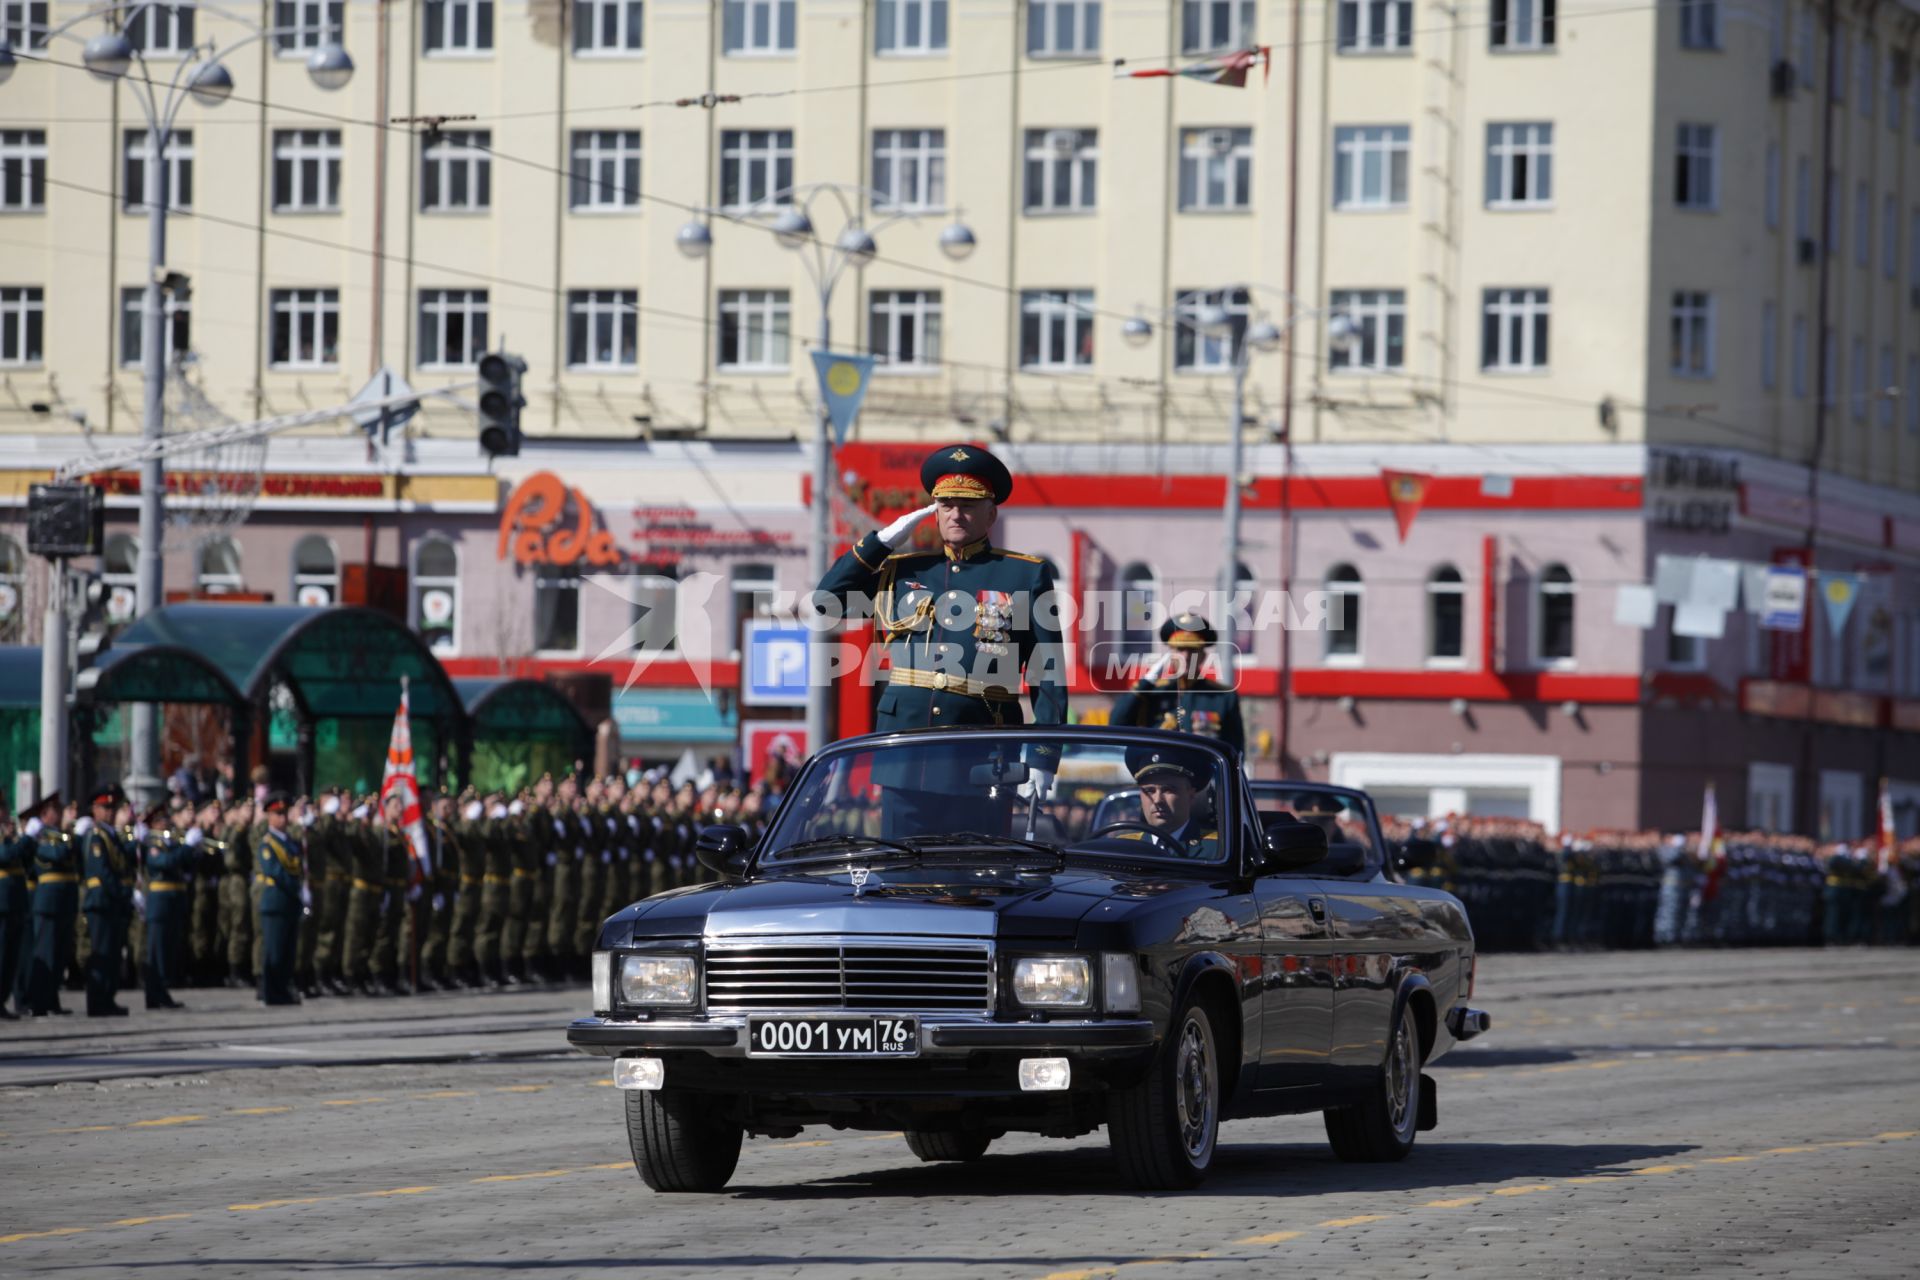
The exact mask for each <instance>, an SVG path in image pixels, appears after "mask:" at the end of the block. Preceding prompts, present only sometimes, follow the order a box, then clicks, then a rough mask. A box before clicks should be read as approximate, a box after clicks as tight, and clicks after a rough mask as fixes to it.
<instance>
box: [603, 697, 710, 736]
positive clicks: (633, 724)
mask: <svg viewBox="0 0 1920 1280" xmlns="http://www.w3.org/2000/svg"><path fill="white" fill-rule="evenodd" d="M613 722H614V724H615V725H617V726H619V729H620V741H621V742H623V743H643V742H732V741H733V740H734V735H735V731H736V728H737V723H738V722H737V718H736V716H735V714H734V713H733V711H732V709H731V708H729V709H728V710H726V711H722V710H721V709H720V708H719V707H718V706H716V705H715V704H714V703H713V702H712V701H711V700H710V699H708V697H707V695H706V694H705V693H703V692H701V691H700V690H698V689H626V690H622V691H621V692H618V693H616V694H614V695H613Z"/></svg>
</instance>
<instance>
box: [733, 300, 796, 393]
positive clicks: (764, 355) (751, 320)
mask: <svg viewBox="0 0 1920 1280" xmlns="http://www.w3.org/2000/svg"><path fill="white" fill-rule="evenodd" d="M790 310H791V304H790V303H789V301H788V298H787V291H786V290H785V289H725V290H722V291H721V293H720V367H721V368H722V369H735V370H741V371H744V372H755V371H761V372H772V371H777V370H783V369H785V368H786V367H787V360H788V355H787V344H788V333H789V326H790V314H789V313H790Z"/></svg>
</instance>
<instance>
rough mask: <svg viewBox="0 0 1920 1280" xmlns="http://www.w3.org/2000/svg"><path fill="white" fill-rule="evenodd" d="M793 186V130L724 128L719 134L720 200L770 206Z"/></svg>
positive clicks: (734, 204)
mask: <svg viewBox="0 0 1920 1280" xmlns="http://www.w3.org/2000/svg"><path fill="white" fill-rule="evenodd" d="M792 186H793V130H791V129H727V130H724V131H722V132H721V134H720V203H721V204H722V205H724V206H726V207H727V208H729V209H747V208H751V207H753V206H756V205H772V204H773V203H774V202H775V200H776V199H777V198H779V197H782V196H785V195H786V193H787V191H788V189H789V188H791V187H792Z"/></svg>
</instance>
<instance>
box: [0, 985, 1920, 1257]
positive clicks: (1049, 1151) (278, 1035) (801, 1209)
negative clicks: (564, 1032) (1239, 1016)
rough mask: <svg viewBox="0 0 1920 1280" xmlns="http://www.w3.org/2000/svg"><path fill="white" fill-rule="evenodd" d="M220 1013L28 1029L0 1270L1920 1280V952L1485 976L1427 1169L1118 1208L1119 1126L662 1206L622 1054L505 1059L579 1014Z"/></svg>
mask: <svg viewBox="0 0 1920 1280" xmlns="http://www.w3.org/2000/svg"><path fill="white" fill-rule="evenodd" d="M196 994H197V995H198V996H199V998H198V999H197V1000H195V1004H196V1006H197V1007H196V1008H195V1009H194V1010H193V1011H192V1012H190V1013H188V1014H185V1015H178V1016H176V1017H175V1019H174V1020H172V1021H169V1020H166V1019H163V1018H162V1017H161V1016H160V1015H157V1014H152V1015H150V1014H146V1013H144V1011H136V1012H135V1014H134V1016H133V1017H132V1018H130V1019H128V1020H127V1021H126V1022H124V1023H120V1024H118V1025H116V1026H114V1027H113V1028H111V1030H110V1031H103V1028H102V1025H101V1024H92V1025H89V1024H88V1023H87V1022H86V1020H85V1019H83V1018H75V1019H62V1020H60V1023H59V1025H57V1026H51V1027H50V1026H49V1025H48V1020H41V1021H39V1022H35V1023H32V1024H26V1025H24V1026H21V1025H9V1026H7V1027H6V1028H5V1029H0V1187H3V1188H4V1189H3V1190H0V1275H6V1276H13V1275H28V1274H40V1273H58V1274H61V1275H75V1276H86V1275H110V1274H116V1273H124V1274H138V1275H141V1276H143V1277H153V1278H154V1280H162V1278H171V1277H182V1278H185V1277H195V1278H198V1277H249V1278H250V1277H255V1276H271V1275H287V1274H294V1273H298V1274H303V1275H305V1274H328V1273H333V1272H375V1273H379V1274H383V1275H402V1276H405V1275H418V1276H428V1275H432V1276H452V1275H481V1276H485V1275H493V1274H505V1273H517V1272H528V1273H532V1274H535V1275H539V1276H541V1277H562V1276H574V1275H596V1274H614V1273H619V1274H622V1275H640V1276H645V1277H649V1278H650V1280H651V1278H653V1277H662V1278H664V1277H677V1276H703V1277H715V1276H735V1275H752V1276H789V1275H805V1276H816V1277H822V1278H827V1277H833V1278H838V1277H844V1276H855V1277H861V1276H872V1277H879V1276H895V1275H902V1276H904V1275H911V1276H914V1277H916V1280H917V1278H919V1277H940V1276H957V1277H969V1278H974V1277H1013V1278H1015V1280H1041V1278H1042V1277H1048V1278H1050V1280H1105V1278H1106V1277H1109V1276H1116V1275H1117V1276H1118V1277H1120V1278H1121V1280H1135V1278H1138V1280H1193V1278H1197V1277H1213V1276H1226V1277H1240V1276H1245V1277H1266V1276H1270V1275H1273V1274H1276V1273H1278V1272H1279V1271H1280V1270H1281V1269H1283V1268H1284V1269H1286V1270H1289V1271H1295V1270H1297V1271H1298V1272H1300V1273H1302V1274H1315V1275H1323V1276H1333V1275H1365V1276H1384V1277H1400V1276H1410V1277H1411V1276H1428V1275H1433V1276H1451V1275H1458V1274H1462V1273H1465V1272H1466V1271H1467V1270H1468V1269H1469V1268H1470V1269H1471V1271H1472V1273H1473V1274H1476V1275H1480V1276H1504V1275H1521V1276H1542V1277H1559V1276H1569V1275H1582V1276H1647V1275H1656V1274H1684V1275H1696V1274H1699V1275H1734V1274H1738V1275H1741V1276H1743V1277H1744V1276H1762V1277H1770V1276H1782V1275H1807V1276H1821V1277H1832V1276H1846V1277H1850V1278H1851V1277H1875V1276H1887V1277H1895V1276H1898V1277H1902V1278H1903V1280H1904V1278H1905V1277H1911V1276H1912V1275H1914V1274H1915V1266H1916V1263H1915V1259H1916V1258H1920V1226H1917V1225H1916V1218H1917V1217H1920V1199H1916V1196H1915V1190H1914V1189H1915V1187H1916V1186H1920V952H1904V951H1896V952H1888V951H1874V952H1866V951H1854V952H1839V953H1818V952H1800V951H1776V952H1737V953H1705V954H1691V953H1683V954H1658V955H1623V956H1587V957H1569V956H1551V957H1519V956H1495V957H1490V958H1488V959H1487V960H1486V961H1485V962H1484V971H1483V974H1482V977H1481V985H1480V992H1479V998H1478V1000H1477V1003H1481V1004H1483V1005H1484V1006H1485V1007H1486V1008H1488V1009H1489V1010H1490V1011H1491V1012H1492V1013H1493V1014H1494V1017H1495V1018H1496V1020H1497V1025H1496V1030H1495V1031H1494V1033H1493V1034H1492V1035H1490V1036H1488V1037H1486V1038H1485V1039H1483V1040H1481V1041H1478V1042H1476V1043H1475V1044H1474V1045H1472V1046H1468V1047H1466V1048H1463V1049H1461V1050H1459V1051H1458V1052H1456V1053H1455V1054H1454V1055H1453V1056H1451V1057H1449V1058H1448V1059H1446V1060H1445V1061H1443V1062H1442V1063H1439V1064H1436V1065H1435V1067H1434V1068H1433V1072H1434V1074H1435V1076H1436V1077H1437V1079H1438V1080H1439V1082H1440V1128H1439V1129H1438V1130H1437V1131H1435V1132H1433V1133H1428V1134H1423V1135H1421V1139H1420V1145H1419V1147H1418V1149H1417V1150H1416V1151H1415V1153H1414V1155H1413V1157H1412V1158H1411V1159H1410V1160H1408V1161H1407V1162H1406V1163H1405V1164H1403V1165H1394V1166H1373V1167H1355V1166H1342V1165H1339V1164H1336V1163H1335V1162H1334V1161H1333V1160H1332V1158H1331V1156H1330V1155H1329V1153H1328V1151H1327V1148H1326V1144H1325V1142H1324V1141H1323V1139H1322V1135H1321V1132H1320V1126H1319V1121H1318V1119H1317V1118H1310V1117H1296V1118H1291V1119H1284V1120H1270V1121H1248V1122H1242V1123H1239V1124H1235V1125H1232V1126H1230V1127H1229V1128H1228V1129H1227V1130H1226V1131H1225V1139H1226V1143H1225V1145H1224V1146H1223V1149H1222V1152H1221V1157H1220V1163H1219V1166H1218V1168H1217V1169H1216V1171H1215V1174H1214V1176H1213V1178H1212V1179H1211V1180H1210V1181H1209V1182H1208V1183H1207V1184H1206V1186H1205V1187H1203V1188H1202V1189H1201V1190H1200V1191H1199V1192H1196V1193H1190V1194H1186V1195H1165V1196H1143V1195H1139V1194H1136V1193H1134V1192H1132V1191H1129V1190H1127V1189H1125V1188H1124V1187H1122V1186H1121V1185H1120V1183H1119V1182H1118V1180H1117V1179H1116V1178H1115V1177H1114V1175H1113V1173H1112V1171H1111V1169H1110V1167H1109V1165H1108V1161H1107V1153H1106V1146H1105V1142H1104V1140H1103V1139H1102V1138H1101V1137H1097V1136H1096V1137H1093V1138H1088V1139H1082V1140H1080V1141H1077V1142H1071V1143H1069V1142H1050V1141H1045V1140H1041V1139H1024V1138H1009V1139H1005V1140H1002V1141H1001V1142H999V1143H996V1144H995V1147H994V1150H993V1152H992V1153H991V1154H989V1155H988V1157H987V1158H986V1159H985V1160H983V1161H981V1162H979V1163H978V1164H975V1165H970V1166H964V1167H963V1166H952V1165H946V1166H926V1165H921V1164H919V1163H917V1162H916V1161H915V1160H914V1159H913V1158H912V1157H911V1156H910V1155H909V1154H908V1153H907V1150H906V1147H905V1144H904V1143H903V1142H902V1141H901V1140H900V1139H899V1138H898V1137H894V1136H890V1135H881V1136H874V1135H834V1134H832V1133H831V1132H828V1133H816V1132H814V1131H808V1132H807V1133H806V1134H804V1135H803V1136H802V1138H800V1139H797V1140H790V1141H772V1140H765V1139H762V1140H758V1141H754V1142H751V1143H749V1144H748V1147H747V1150H746V1153H745V1155H744V1156H743V1157H742V1160H741V1167H740V1172H739V1174H738V1175H737V1176H736V1178H735V1185H734V1186H733V1187H732V1188H730V1190H729V1191H728V1193H726V1194H724V1195H719V1196H707V1197H689V1196H654V1195H651V1194H650V1193H648V1192H647V1191H646V1189H645V1188H644V1187H642V1186H641V1185H640V1183H639V1181H638V1179H637V1178H636V1177H635V1175H634V1173H633V1169H632V1166H631V1164H630V1163H629V1161H628V1157H627V1151H626V1141H625V1135H624V1132H623V1130H622V1128H621V1125H620V1123H619V1111H620V1099H619V1094H618V1093H617V1091H615V1090H613V1089H612V1088H610V1087H608V1084H607V1080H606V1072H605V1066H604V1063H602V1062H600V1061H598V1060H593V1059H586V1058H577V1057H567V1056H552V1057H525V1056H522V1057H515V1058H510V1059H504V1060H502V1059H490V1058H487V1057H485V1056H484V1055H485V1054H486V1053H487V1052H488V1051H489V1049H490V1048H491V1047H498V1048H502V1049H504V1050H506V1051H507V1052H511V1053H516V1054H526V1053H538V1052H539V1051H540V1049H541V1037H542V1035H543V1034H544V1035H545V1036H546V1040H545V1044H546V1045H547V1046H552V1045H554V1044H557V1043H558V1042H559V1033H558V1028H559V1027H560V1026H561V1025H562V1024H563V1023H564V1020H565V1018H566V1017H567V1016H568V1014H569V1012H570V1009H571V1007H572V1006H574V1005H575V1004H577V1003H578V996H577V995H574V994H572V993H557V992H555V993H535V994H524V995H521V994H516V995H500V996H467V997H458V998H433V999H423V1000H416V1001H389V1002H378V1003H371V1002H349V1001H321V1002H316V1003H313V1004H310V1005H308V1006H305V1007H303V1008H301V1009H299V1010H290V1011H280V1010H275V1011H273V1015H274V1016H269V1014H268V1013H267V1011H264V1010H259V1009H255V1008H251V1007H249V1005H248V1004H247V1002H245V1001H244V1000H243V999H238V998H236V997H234V996H232V995H229V994H225V993H196ZM282 1015H291V1016H282ZM542 1019H545V1020H546V1025H547V1027H548V1028H549V1030H548V1031H547V1032H544V1033H543V1032H541V1031H540V1030H539V1024H540V1022H541V1020H542ZM375 1023H384V1025H373V1024H375ZM383 1041H386V1042H388V1043H389V1045H390V1047H391V1049H392V1050H393V1053H394V1055H395V1056H399V1057H405V1058H409V1059H412V1061H407V1062H387V1063H382V1062H379V1061H377V1060H376V1059H377V1058H378V1057H379V1051H378V1046H379V1045H380V1044H381V1043H382V1042H383ZM423 1046H424V1047H423ZM476 1055H481V1056H476ZM269 1061H277V1062H278V1063H280V1064H281V1065H276V1066H273V1067H271V1068H269V1067H266V1066H263V1065H261V1064H262V1063H265V1062H269ZM133 1067H140V1068H142V1071H141V1073H139V1074H128V1073H127V1069H128V1068H133ZM156 1072H159V1073H162V1074H155V1073H156ZM29 1079H32V1080H43V1081H44V1080H53V1079H65V1080H67V1081H69V1082H68V1083H61V1084H45V1083H43V1084H33V1085H22V1084H19V1083H17V1082H20V1081H25V1080H29Z"/></svg>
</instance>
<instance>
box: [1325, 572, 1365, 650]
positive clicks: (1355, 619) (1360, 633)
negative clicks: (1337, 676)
mask: <svg viewBox="0 0 1920 1280" xmlns="http://www.w3.org/2000/svg"><path fill="white" fill-rule="evenodd" d="M1341 570H1345V571H1346V572H1348V573H1351V574H1352V575H1353V576H1352V577H1351V578H1348V577H1345V576H1338V575H1340V574H1341ZM1321 588H1322V590H1324V591H1325V592H1326V593H1327V629H1326V631H1325V632H1323V633H1322V636H1323V638H1322V640H1321V644H1320V661H1321V662H1322V663H1324V664H1325V665H1327V666H1329V667H1359V666H1364V665H1366V660H1367V627H1366V623H1367V580H1366V578H1365V576H1364V575H1362V574H1361V572H1360V567H1359V566H1358V565H1355V564H1351V563H1348V562H1346V561H1342V562H1340V563H1339V564H1336V565H1333V566H1332V567H1330V568H1329V569H1328V570H1327V576H1326V578H1325V579H1324V580H1323V581H1322V583H1321ZM1335 597H1339V599H1338V601H1337V607H1338V608H1339V610H1340V627H1339V629H1338V630H1336V629H1335V628H1334V626H1333V611H1334V609H1335V607H1336V601H1335V599H1334V598H1335ZM1348 634H1351V635H1352V636H1353V651H1352V652H1351V653H1349V652H1347V651H1346V650H1344V649H1343V650H1338V651H1336V650H1335V649H1334V647H1333V646H1334V637H1335V636H1343V637H1344V636H1346V635H1348Z"/></svg>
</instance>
